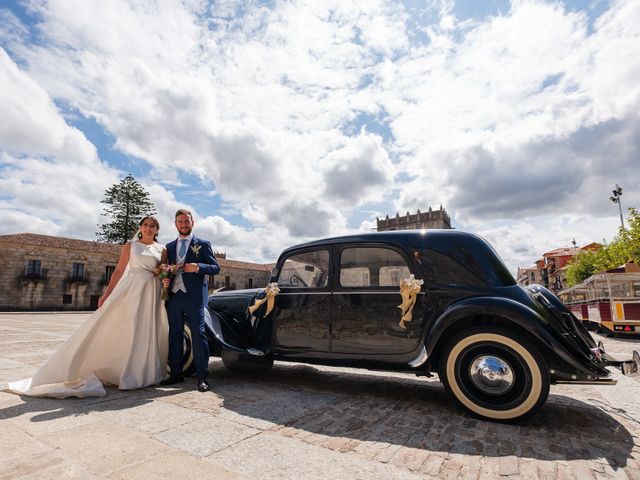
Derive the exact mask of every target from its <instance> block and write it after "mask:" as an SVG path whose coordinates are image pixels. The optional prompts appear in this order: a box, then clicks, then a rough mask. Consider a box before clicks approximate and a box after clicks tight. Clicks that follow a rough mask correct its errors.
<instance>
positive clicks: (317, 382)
mask: <svg viewBox="0 0 640 480" xmlns="http://www.w3.org/2000/svg"><path fill="white" fill-rule="evenodd" d="M86 318H87V315H79V314H65V313H59V314H51V313H49V314H20V315H16V314H0V389H1V388H3V383H4V382H6V381H8V380H17V379H19V378H24V377H27V376H29V375H31V374H32V373H33V372H35V370H36V369H37V367H38V366H39V365H40V364H41V363H42V362H43V361H44V360H45V359H46V358H48V355H49V354H50V352H52V351H53V350H54V349H55V348H57V346H58V345H59V344H60V343H61V342H62V341H64V339H65V338H67V337H68V336H69V335H70V334H71V333H72V332H73V331H74V330H75V329H76V328H77V326H78V325H79V324H80V323H81V322H82V321H84V320H85V319H86ZM20 332H23V335H20ZM4 333H10V335H2V334H4ZM599 338H600V337H599ZM602 339H603V341H604V342H605V345H606V346H607V351H608V352H609V353H611V354H613V355H614V356H618V357H625V358H626V357H628V356H629V355H630V352H631V350H632V349H638V350H640V338H635V339H634V338H622V339H621V338H602ZM209 372H210V376H211V379H212V385H213V389H212V392H208V393H206V394H201V393H199V392H196V391H195V381H194V380H193V379H187V381H185V382H184V383H183V384H179V385H177V386H176V387H175V388H174V387H162V388H161V387H149V388H145V389H141V390H136V391H119V390H117V389H113V388H107V396H106V397H97V398H87V399H67V400H55V399H34V398H26V397H25V398H21V397H18V396H16V395H12V394H9V393H6V392H0V480H2V479H3V478H12V479H13V478H38V479H54V478H55V479H57V478H83V479H84V478H98V479H106V478H109V479H116V478H123V479H124V478H171V479H174V478H190V477H193V478H195V477H197V478H203V479H207V478H215V479H222V480H224V479H227V478H229V479H230V478H234V479H235V478H255V477H256V476H257V477H260V478H283V479H287V478H290V479H298V478H309V479H315V478H318V479H323V478H356V479H378V478H385V479H387V478H394V479H396V478H407V479H413V478H434V479H435V478H456V479H459V478H464V479H494V478H500V479H557V478H566V479H580V480H581V479H590V478H592V479H614V478H623V479H633V480H635V479H638V480H640V401H639V399H640V379H638V378H636V379H630V378H626V377H622V376H621V375H619V374H617V373H615V374H614V376H615V378H616V379H618V380H619V384H618V385H617V386H593V385H561V386H560V385H559V386H553V387H552V390H551V394H550V396H549V400H548V402H547V405H546V406H545V407H544V408H543V409H542V410H541V411H540V412H539V413H538V414H537V415H535V416H534V417H532V418H531V419H529V420H528V421H526V422H524V423H522V424H520V425H515V426H510V425H502V424H496V423H491V422H485V421H480V420H477V419H475V418H473V417H471V416H469V415H467V414H466V413H464V412H462V411H461V410H459V409H458V408H457V407H455V406H454V404H453V403H452V401H451V400H450V399H449V397H448V396H447V394H446V392H445V391H444V389H443V388H442V386H441V384H440V383H439V381H438V380H437V378H432V379H428V378H417V377H412V376H407V375H405V374H398V373H391V374H389V373H381V372H370V371H364V370H356V369H348V368H336V367H324V366H313V365H300V364H291V363H284V362H276V364H275V366H274V369H273V370H272V371H271V372H269V373H266V374H259V375H250V374H243V375H239V374H233V373H231V372H229V371H227V370H225V369H224V367H223V365H222V363H221V362H220V360H219V359H211V361H210V364H209Z"/></svg>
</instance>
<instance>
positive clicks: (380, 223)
mask: <svg viewBox="0 0 640 480" xmlns="http://www.w3.org/2000/svg"><path fill="white" fill-rule="evenodd" d="M376 227H377V228H376V229H377V230H378V231H379V232H384V231H388V230H421V229H423V228H437V229H450V228H451V219H450V218H449V215H448V214H447V212H446V210H444V209H443V208H442V205H440V209H439V210H432V209H431V207H429V210H428V211H427V212H425V213H421V212H420V210H418V212H417V213H415V214H413V215H412V214H410V213H409V212H407V214H406V215H403V216H400V214H398V213H396V216H395V217H392V218H389V215H387V216H386V217H385V218H384V219H382V220H380V219H379V218H376Z"/></svg>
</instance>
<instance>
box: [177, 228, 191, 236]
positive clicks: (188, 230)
mask: <svg viewBox="0 0 640 480" xmlns="http://www.w3.org/2000/svg"><path fill="white" fill-rule="evenodd" d="M191 230H192V229H191V228H188V227H184V228H182V229H180V228H179V229H178V233H179V234H180V236H182V237H188V236H189V235H190V234H191Z"/></svg>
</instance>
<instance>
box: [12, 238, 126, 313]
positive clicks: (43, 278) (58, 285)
mask: <svg viewBox="0 0 640 480" xmlns="http://www.w3.org/2000/svg"><path fill="white" fill-rule="evenodd" d="M121 248H122V246H121V245H117V244H111V243H98V242H88V241H85V240H75V239H72V238H62V237H53V236H49V235H36V234H33V233H20V234H14V235H0V265H2V268H0V310H93V309H95V308H96V307H97V305H98V299H99V298H100V296H101V295H102V292H103V290H104V288H105V286H106V285H107V284H108V282H109V280H110V279H111V275H112V274H113V272H114V270H115V267H116V265H117V263H118V258H119V257H120V249H121Z"/></svg>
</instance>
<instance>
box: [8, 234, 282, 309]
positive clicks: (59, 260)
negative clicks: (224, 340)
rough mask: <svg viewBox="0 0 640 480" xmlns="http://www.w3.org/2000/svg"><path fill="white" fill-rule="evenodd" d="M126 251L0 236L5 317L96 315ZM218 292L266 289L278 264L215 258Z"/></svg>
mask: <svg viewBox="0 0 640 480" xmlns="http://www.w3.org/2000/svg"><path fill="white" fill-rule="evenodd" d="M121 249H122V245H118V244H111V243H99V242H91V241H86V240H76V239H72V238H63V237H54V236H50V235H37V234H33V233H20V234H12V235H0V265H2V267H1V268H0V311H9V310H13V311H16V310H95V309H96V308H97V306H98V299H99V298H100V296H101V295H102V294H103V292H104V289H105V288H106V286H107V284H108V283H109V280H110V279H111V275H112V274H113V272H114V271H115V267H116V265H117V264H118V258H119V257H120V250H121ZM216 258H217V260H218V263H219V264H220V273H219V274H218V275H215V276H214V275H212V276H210V278H209V288H210V290H211V293H213V290H214V289H219V288H224V289H225V290H229V289H236V288H252V287H264V286H265V285H266V284H267V281H268V280H269V276H270V271H271V268H272V267H273V264H268V265H263V264H258V263H249V262H240V261H237V260H229V259H227V258H226V255H225V254H221V253H216Z"/></svg>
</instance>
